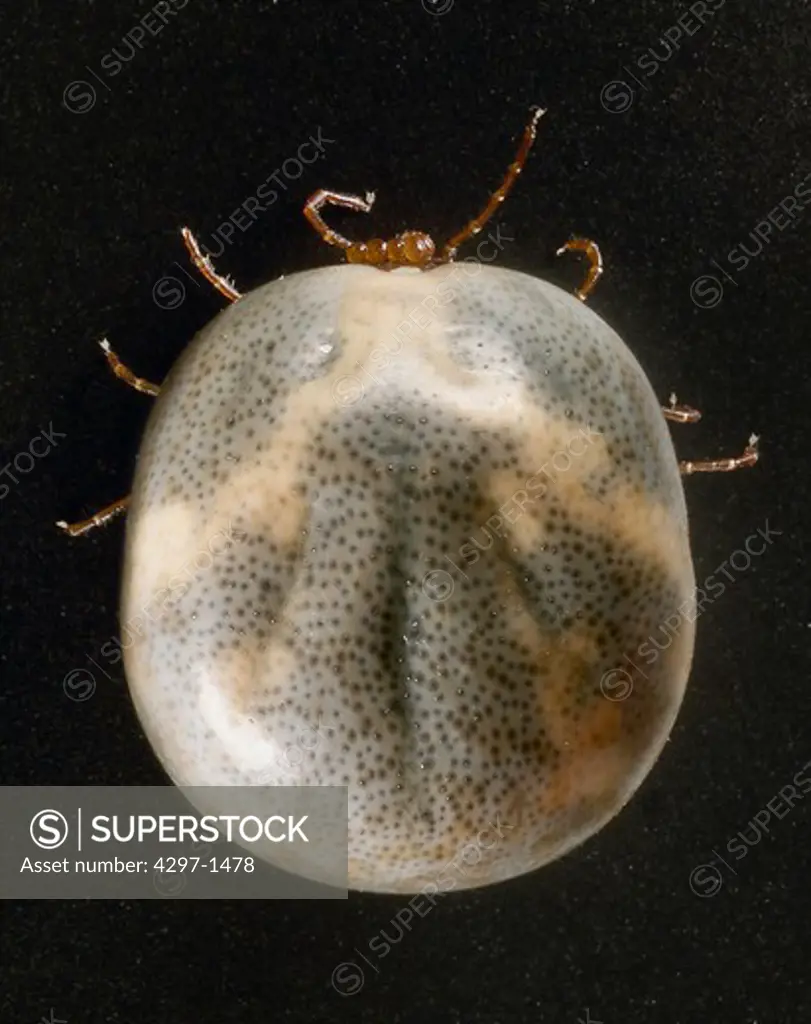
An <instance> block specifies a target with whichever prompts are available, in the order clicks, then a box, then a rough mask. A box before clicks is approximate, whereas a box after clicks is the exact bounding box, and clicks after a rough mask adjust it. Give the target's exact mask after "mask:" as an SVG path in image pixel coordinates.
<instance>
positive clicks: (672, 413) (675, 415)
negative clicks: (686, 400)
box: [662, 395, 701, 423]
mask: <svg viewBox="0 0 811 1024" xmlns="http://www.w3.org/2000/svg"><path fill="white" fill-rule="evenodd" d="M662 412H663V413H664V415H665V419H666V420H671V421H672V422H673V423H698V421H699V420H700V419H701V413H700V411H699V410H698V409H694V408H693V407H692V406H690V405H679V404H678V403H677V401H676V396H675V395H671V396H670V405H663V406H662Z"/></svg>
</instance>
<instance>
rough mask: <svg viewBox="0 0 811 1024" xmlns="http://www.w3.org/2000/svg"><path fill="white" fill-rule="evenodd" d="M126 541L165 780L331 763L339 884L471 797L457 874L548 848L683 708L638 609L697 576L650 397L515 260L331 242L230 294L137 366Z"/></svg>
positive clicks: (432, 842)
mask: <svg viewBox="0 0 811 1024" xmlns="http://www.w3.org/2000/svg"><path fill="white" fill-rule="evenodd" d="M127 536H128V542H127V554H126V571H125V582H124V591H123V601H122V635H123V636H122V642H123V644H124V646H125V656H126V669H127V675H128V678H129V681H130V685H131V688H132V692H133V697H134V699H135V702H136V705H137V708H138V711H139V713H140V716H141V718H142V720H143V723H144V726H145V728H146V730H147V733H148V735H149V737H150V739H151V741H152V743H153V744H154V746H155V749H156V750H157V752H158V754H159V756H160V757H161V758H162V760H163V761H164V764H165V765H166V767H167V770H168V771H169V773H170V775H171V776H172V778H173V779H174V780H175V781H176V782H178V783H180V784H183V785H195V784H196V785H214V784H231V783H263V784H271V785H273V784H278V785H293V784H301V785H317V784H330V783H332V784H346V785H348V786H349V798H350V815H349V830H350V848H349V854H350V884H351V885H353V886H354V887H357V888H367V889H376V890H382V891H418V890H419V889H420V888H422V887H423V886H424V885H426V884H430V883H431V882H432V881H435V880H436V877H437V874H438V872H439V871H440V869H441V868H442V867H443V866H444V865H446V864H448V863H449V862H450V861H452V860H453V858H454V857H455V856H456V854H457V853H458V852H459V850H460V849H461V848H462V847H463V846H464V845H465V844H469V842H470V841H471V838H472V837H475V836H476V835H477V834H479V833H480V832H481V830H483V829H486V828H488V826H489V825H492V824H493V823H495V822H496V821H497V820H498V821H499V822H500V823H501V826H500V832H499V835H498V838H497V841H494V842H491V841H490V840H489V839H488V841H487V843H486V844H485V843H484V842H482V846H481V849H480V851H479V854H480V855H479V857H478V859H477V862H476V864H474V865H472V866H470V865H468V866H466V867H465V873H464V876H462V877H460V878H457V879H456V887H459V888H461V887H464V886H469V885H483V884H486V883H488V882H492V881H496V880H499V879H503V878H508V877H511V876H514V875H517V874H521V873H522V872H525V871H528V870H531V869H532V868H535V867H537V866H540V865H541V864H543V863H545V862H547V861H549V860H551V859H552V858H554V857H556V856H559V855H560V854H561V853H563V852H565V851H566V850H567V849H569V848H570V847H571V846H573V845H575V844H576V843H578V842H580V841H581V840H582V839H584V838H585V837H586V836H588V835H589V834H590V833H592V832H594V831H595V830H596V829H597V828H599V827H600V826H601V825H602V824H603V823H604V822H605V821H606V820H608V819H609V818H610V817H612V816H613V815H614V814H615V813H616V811H617V810H618V809H619V807H620V806H621V805H622V804H623V803H624V802H625V801H626V800H627V799H628V797H629V796H630V795H631V793H632V792H633V790H634V789H635V788H636V786H637V785H638V784H639V782H640V781H641V779H642V778H643V777H644V775H645V774H646V772H647V771H648V770H649V768H650V766H651V764H652V763H653V761H654V760H655V758H656V757H657V755H658V753H659V751H660V749H661V747H662V745H663V743H664V741H665V739H666V737H667V733H668V731H669V729H670V726H671V724H672V722H673V719H674V717H675V714H676V712H677V710H678V706H679V703H680V701H681V697H682V693H683V689H684V685H685V682H686V679H687V675H688V670H689V665H690V659H691V655H692V648H693V627H692V624H691V623H690V621H689V618H686V617H684V616H682V618H681V621H680V623H679V627H678V629H676V630H673V631H671V633H670V634H664V633H662V630H661V627H662V624H663V623H664V622H665V621H666V620H667V619H668V618H669V617H672V616H673V614H674V612H676V611H677V609H679V608H683V607H684V606H685V605H686V603H687V602H688V601H689V599H690V598H691V596H692V593H693V588H694V579H693V570H692V565H691V560H690V552H689V545H688V539H687V529H686V513H685V506H684V499H683V492H682V486H681V480H680V477H679V471H678V465H677V461H676V457H675V454H674V451H673V447H672V444H671V441H670V437H669V434H668V430H667V427H666V425H665V422H664V420H663V418H662V414H661V411H660V407H659V404H658V402H657V400H656V397H655V396H654V394H653V392H652V390H651V388H650V385H649V384H648V382H647V379H646V378H645V375H644V374H643V372H642V370H641V369H640V367H639V365H638V364H637V362H636V360H635V359H634V357H633V356H632V355H631V353H630V352H629V350H628V349H627V348H626V346H625V345H624V344H623V342H622V341H621V340H620V338H619V337H618V336H617V335H616V334H615V333H614V332H613V331H612V330H611V329H610V328H609V327H608V326H607V325H606V324H605V323H604V322H603V321H602V320H600V319H599V318H598V317H597V316H596V315H595V314H594V313H592V312H591V311H589V310H588V309H587V308H585V307H584V306H583V305H582V304H581V303H579V302H578V301H577V300H576V299H574V298H572V297H570V296H568V295H567V294H565V293H564V292H562V291H561V290H560V289H558V288H556V287H554V286H553V285H550V284H548V283H545V282H543V281H540V280H536V279H534V278H531V277H528V276H525V275H523V274H518V273H515V272H511V271H507V270H498V269H495V268H492V267H483V266H481V265H471V264H461V265H453V264H449V265H447V266H444V267H439V268H436V269H433V270H430V271H428V272H420V271H416V270H395V271H392V272H390V273H381V272H380V271H378V270H375V269H373V268H370V267H364V266H350V265H345V266H339V267H333V268H328V269H322V270H316V271H311V272H309V273H302V274H296V275H293V276H292V277H288V278H285V279H284V280H281V281H277V282H274V283H272V284H269V285H266V286H264V287H262V288H259V289H257V290H256V291H254V292H251V293H250V294H248V295H246V296H244V298H242V299H241V300H240V301H239V302H238V303H237V304H235V305H234V306H232V307H230V308H229V309H226V310H225V311H224V312H223V313H221V314H220V315H219V316H218V317H217V318H216V319H215V320H214V321H213V322H212V323H211V324H210V325H209V326H208V327H207V328H206V329H205V330H204V331H203V332H201V334H200V335H199V336H198V337H197V339H196V340H195V341H194V342H193V343H192V345H191V346H190V347H189V349H188V350H187V351H186V352H185V353H184V355H183V356H182V358H181V359H180V361H179V363H178V364H177V366H176V367H175V368H174V369H173V370H172V373H171V375H170V377H169V379H168V380H167V382H166V384H165V385H164V386H163V387H162V388H161V393H160V396H159V398H158V401H157V405H156V407H155V410H154V413H153V416H152V418H151V420H150V423H149V427H148V429H147V433H146V436H145V439H144V443H143V447H142V449H141V454H140V458H139V464H138V470H137V473H136V479H135V485H134V489H133V502H132V507H131V512H130V517H129V520H128V523H127ZM652 639H653V640H654V641H658V643H656V645H655V646H654V643H652V642H651V640H652ZM646 643H647V647H648V649H649V650H650V651H652V652H653V656H652V657H650V658H649V659H648V656H640V655H639V651H640V650H641V649H642V648H641V645H643V644H646ZM627 658H630V659H632V660H633V662H635V663H636V666H637V667H636V668H633V667H632V666H631V664H630V662H629V661H628V660H627ZM616 672H623V673H625V675H624V676H623V679H625V680H627V683H628V691H629V692H628V693H627V694H625V695H624V699H621V700H620V699H617V694H616V692H615V691H612V690H611V689H610V688H608V689H607V688H606V685H605V680H606V679H613V678H614V676H612V675H611V673H616ZM302 736H304V737H306V738H307V739H306V742H304V741H302ZM291 750H293V751H294V752H295V756H294V757H290V756H288V755H289V751H291ZM297 850H300V848H297ZM277 853H278V851H277ZM298 856H300V854H298V853H297V857H298ZM279 863H284V861H283V860H282V859H281V854H279ZM287 866H288V867H290V868H291V870H297V871H302V872H303V873H305V874H306V873H308V869H307V866H306V864H304V863H303V862H301V861H295V862H290V863H289V864H288V865H287Z"/></svg>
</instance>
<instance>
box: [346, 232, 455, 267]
mask: <svg viewBox="0 0 811 1024" xmlns="http://www.w3.org/2000/svg"><path fill="white" fill-rule="evenodd" d="M435 254H436V245H434V240H433V239H432V238H431V236H430V235H427V234H426V233H425V232H424V231H403V232H402V234H399V235H397V236H396V237H395V238H390V239H389V240H388V241H383V240H382V239H380V238H373V239H371V240H370V241H368V242H353V243H352V244H350V246H349V248H348V249H347V250H346V258H347V261H348V262H349V263H366V264H370V265H372V266H376V267H381V268H385V269H387V270H391V269H393V268H394V267H423V268H425V267H428V266H430V264H431V263H433V262H434V255H435Z"/></svg>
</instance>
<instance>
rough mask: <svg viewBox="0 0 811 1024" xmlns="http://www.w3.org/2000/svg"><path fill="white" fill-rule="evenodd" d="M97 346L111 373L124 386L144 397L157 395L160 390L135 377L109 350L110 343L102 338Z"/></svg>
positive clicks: (154, 385) (141, 378)
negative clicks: (121, 381)
mask: <svg viewBox="0 0 811 1024" xmlns="http://www.w3.org/2000/svg"><path fill="white" fill-rule="evenodd" d="M99 345H100V346H101V350H102V352H103V353H104V355H105V357H106V359H107V364H108V366H109V367H110V369H111V370H112V371H113V373H114V374H115V375H116V377H118V379H119V380H123V381H124V383H125V384H129V386H130V387H131V388H135V390H136V391H140V392H142V393H143V394H145V395H152V397H153V398H155V396H156V395H157V394H158V392H159V391H160V388H159V387H158V385H157V384H152V383H151V382H150V381H148V380H144V378H143V377H136V376H135V374H134V373H133V372H132V370H131V369H130V368H129V367H128V366H125V365H124V364H123V363H122V362H121V360H120V359H119V358H118V356H117V355H116V354H115V352H113V350H112V349H111V348H110V342H109V341H108V340H107V339H106V338H103V339H102V340H101V341H100V342H99Z"/></svg>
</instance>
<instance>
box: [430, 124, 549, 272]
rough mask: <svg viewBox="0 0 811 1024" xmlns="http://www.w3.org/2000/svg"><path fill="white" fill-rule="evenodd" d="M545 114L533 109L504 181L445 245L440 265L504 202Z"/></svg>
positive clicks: (525, 160) (453, 254)
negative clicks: (474, 215) (483, 205)
mask: <svg viewBox="0 0 811 1024" xmlns="http://www.w3.org/2000/svg"><path fill="white" fill-rule="evenodd" d="M545 113H546V111H545V110H541V108H540V107H535V108H534V109H533V110H532V112H531V115H530V119H529V121H528V122H527V126H526V128H525V129H524V135H523V137H522V139H521V145H520V146H519V147H518V152H517V154H516V156H515V160H514V161H513V162H512V163H511V164H510V166H509V167H508V168H507V173H506V175H505V176H504V180H503V181H502V183H501V184H500V185H499V187H498V188H497V189H496V191H495V192H494V193H493V194H492V195H491V196H490V200H489V201H488V203H487V206H485V208H484V209H483V210H482V212H481V213H480V214H479V216H478V217H475V218H474V219H473V220H472V221H470V223H469V224H467V225H466V226H465V227H463V228H462V230H461V231H459V232H458V233H457V234H455V235H454V236H453V238H451V239H450V241H449V242H447V243H446V244H445V247H444V248H443V250H442V254H441V256H440V258H439V259H440V263H449V262H450V261H451V260H452V259H453V258H454V256H455V255H456V250H457V249H458V248H459V246H460V245H461V244H462V243H463V242H466V241H467V240H468V238H471V237H472V236H473V235H478V233H479V232H480V231H481V229H482V228H483V227H484V225H485V224H486V223H487V221H488V220H489V219H490V218H491V217H492V216H493V214H494V213H495V212H496V210H497V209H498V207H499V206H500V205H501V204H502V203H503V202H504V200H505V199H506V198H507V195H508V194H509V191H510V189H511V188H512V187H513V185H514V184H515V180H516V178H517V177H518V175H519V174H520V173H521V171H522V170H523V168H524V164H525V163H526V162H527V157H528V156H529V151H530V149H531V148H532V143H533V142H534V141H535V133H536V130H537V127H538V121H540V119H541V118H542V117H543V115H544V114H545Z"/></svg>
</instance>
